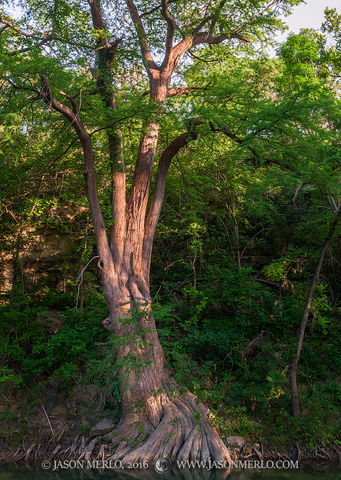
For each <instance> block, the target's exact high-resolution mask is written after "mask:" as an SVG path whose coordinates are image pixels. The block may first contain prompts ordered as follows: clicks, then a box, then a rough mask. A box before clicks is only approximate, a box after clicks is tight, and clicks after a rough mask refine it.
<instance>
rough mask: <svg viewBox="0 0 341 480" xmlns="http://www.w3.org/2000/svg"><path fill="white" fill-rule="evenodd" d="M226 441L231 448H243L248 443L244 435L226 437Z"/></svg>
mask: <svg viewBox="0 0 341 480" xmlns="http://www.w3.org/2000/svg"><path fill="white" fill-rule="evenodd" d="M225 440H226V443H227V445H228V446H229V447H231V448H242V447H243V446H244V445H245V444H246V440H245V438H244V437H238V436H231V437H226V439H225Z"/></svg>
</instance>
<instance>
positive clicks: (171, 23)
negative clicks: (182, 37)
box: [161, 0, 176, 66]
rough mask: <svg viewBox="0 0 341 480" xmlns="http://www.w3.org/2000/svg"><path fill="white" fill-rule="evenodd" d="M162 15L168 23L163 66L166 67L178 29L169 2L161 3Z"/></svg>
mask: <svg viewBox="0 0 341 480" xmlns="http://www.w3.org/2000/svg"><path fill="white" fill-rule="evenodd" d="M161 14H162V16H163V18H164V19H165V20H166V22H167V35H166V53H165V58H164V60H163V62H162V65H163V66H164V65H167V63H168V59H169V54H170V52H171V49H172V47H173V41H174V32H175V28H176V22H175V19H174V17H173V16H172V15H171V14H170V13H169V10H168V1H167V0H162V1H161Z"/></svg>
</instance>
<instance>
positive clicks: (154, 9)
mask: <svg viewBox="0 0 341 480" xmlns="http://www.w3.org/2000/svg"><path fill="white" fill-rule="evenodd" d="M178 1H179V0H169V1H168V4H169V3H175V2H178ZM160 8H161V5H157V6H156V7H154V8H151V9H150V10H148V11H147V12H143V13H141V15H140V17H141V18H142V17H147V16H148V15H150V14H151V13H154V12H156V10H159V9H160Z"/></svg>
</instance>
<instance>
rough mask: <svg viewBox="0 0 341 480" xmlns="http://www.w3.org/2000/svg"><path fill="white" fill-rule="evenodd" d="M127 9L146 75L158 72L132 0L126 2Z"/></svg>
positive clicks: (158, 68)
mask: <svg viewBox="0 0 341 480" xmlns="http://www.w3.org/2000/svg"><path fill="white" fill-rule="evenodd" d="M126 4H127V7H128V9H129V12H130V16H131V19H132V21H133V22H134V25H135V29H136V32H137V35H138V38H139V43H140V49H141V54H142V58H143V63H144V65H145V67H146V69H147V72H148V74H149V75H150V74H151V70H157V71H158V70H160V67H158V65H157V64H156V63H155V61H154V59H153V57H152V55H151V53H150V49H149V44H148V40H147V35H146V31H145V29H144V26H143V23H142V20H141V17H140V15H139V12H138V10H137V8H136V5H135V3H134V1H133V0H126Z"/></svg>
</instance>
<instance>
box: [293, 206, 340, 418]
mask: <svg viewBox="0 0 341 480" xmlns="http://www.w3.org/2000/svg"><path fill="white" fill-rule="evenodd" d="M335 215H336V216H335V220H334V221H333V223H332V225H331V227H330V229H329V232H328V235H327V237H326V239H325V241H324V243H323V245H322V248H321V252H320V257H319V261H318V263H317V265H316V269H315V274H314V277H313V280H312V282H311V285H310V288H309V292H308V296H307V300H306V304H305V308H304V312H303V316H302V321H301V325H300V331H299V335H298V340H297V348H296V354H295V356H294V358H293V359H292V362H291V365H290V371H289V377H290V388H291V408H292V414H293V416H294V417H296V418H299V417H300V415H301V410H300V404H299V397H298V388H297V366H298V362H299V359H300V356H301V350H302V346H303V340H304V334H305V329H306V326H307V321H308V317H309V312H310V307H311V302H312V300H313V296H314V292H315V288H316V285H317V282H318V279H319V276H320V272H321V268H322V264H323V260H324V257H325V254H326V251H327V249H328V246H329V243H330V240H331V239H332V237H333V234H334V232H335V230H336V227H337V224H338V222H339V220H340V207H338V208H337V210H336V212H335Z"/></svg>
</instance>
